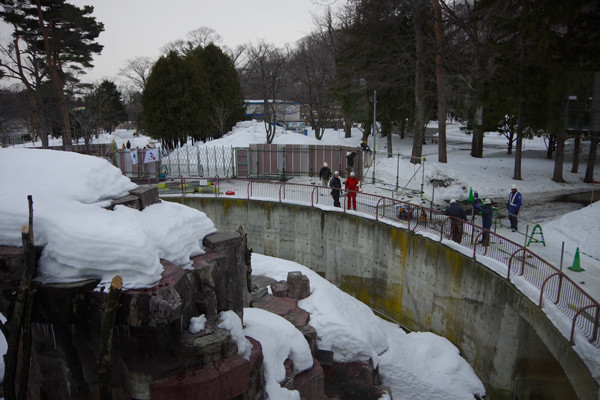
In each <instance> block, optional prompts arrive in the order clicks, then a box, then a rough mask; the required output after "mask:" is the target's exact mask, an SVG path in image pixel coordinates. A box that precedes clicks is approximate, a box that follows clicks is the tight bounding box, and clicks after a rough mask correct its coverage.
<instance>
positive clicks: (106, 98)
mask: <svg viewBox="0 0 600 400" xmlns="http://www.w3.org/2000/svg"><path fill="white" fill-rule="evenodd" d="M94 103H95V106H96V107H97V109H98V113H99V114H100V116H101V119H100V125H101V126H100V127H101V128H102V129H104V130H105V131H106V132H113V131H114V130H115V128H116V127H117V125H118V124H119V123H120V122H123V121H125V120H126V119H127V111H126V110H125V103H124V102H123V99H122V98H121V92H119V90H118V89H117V85H115V84H114V83H113V82H111V81H108V80H103V81H102V83H100V85H98V87H97V88H96V90H95V91H94Z"/></svg>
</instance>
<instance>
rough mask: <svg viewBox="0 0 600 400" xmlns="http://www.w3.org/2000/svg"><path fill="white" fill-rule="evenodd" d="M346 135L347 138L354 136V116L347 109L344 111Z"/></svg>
mask: <svg viewBox="0 0 600 400" xmlns="http://www.w3.org/2000/svg"><path fill="white" fill-rule="evenodd" d="M344 137H345V138H346V139H348V138H351V137H352V117H351V116H350V113H349V112H347V111H344Z"/></svg>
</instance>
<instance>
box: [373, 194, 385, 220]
mask: <svg viewBox="0 0 600 400" xmlns="http://www.w3.org/2000/svg"><path fill="white" fill-rule="evenodd" d="M381 200H383V201H384V207H385V200H384V199H383V197H380V198H379V200H377V204H375V221H379V203H380V202H381Z"/></svg>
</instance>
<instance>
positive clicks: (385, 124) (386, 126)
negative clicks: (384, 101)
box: [381, 117, 393, 158]
mask: <svg viewBox="0 0 600 400" xmlns="http://www.w3.org/2000/svg"><path fill="white" fill-rule="evenodd" d="M381 134H382V135H385V136H386V139H387V143H386V144H387V157H388V158H392V157H393V155H392V151H393V148H392V123H391V121H390V120H389V119H388V118H387V117H386V118H384V119H382V121H381Z"/></svg>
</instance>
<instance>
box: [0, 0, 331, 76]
mask: <svg viewBox="0 0 600 400" xmlns="http://www.w3.org/2000/svg"><path fill="white" fill-rule="evenodd" d="M70 3H72V4H75V5H77V6H78V7H81V6H83V5H93V6H94V13H93V15H94V16H95V17H96V19H97V20H99V21H101V22H102V23H104V29H105V30H104V32H102V33H101V34H100V38H99V42H100V43H101V44H102V45H104V49H103V50H102V54H101V55H100V56H97V57H95V62H94V65H95V67H94V69H93V70H91V71H89V72H88V74H87V76H86V77H85V78H83V80H85V81H90V82H95V81H99V80H102V79H104V78H108V79H111V78H114V77H115V76H116V75H117V73H118V71H119V69H121V68H122V67H123V66H124V65H125V63H126V61H127V60H128V59H131V58H134V57H138V56H150V57H153V58H155V57H156V58H158V56H159V55H160V49H161V48H162V47H163V46H164V45H165V44H167V43H169V42H172V41H174V40H177V39H185V38H186V35H187V33H188V32H190V31H193V30H195V29H198V28H200V27H208V28H211V29H214V30H215V31H216V33H218V34H219V35H220V36H221V37H222V38H223V43H222V44H223V45H226V46H228V47H232V48H233V47H236V46H237V45H241V44H246V43H248V42H251V43H255V42H256V41H257V40H259V39H264V40H265V41H266V42H268V43H273V44H275V45H277V46H284V45H285V44H286V43H290V44H293V43H294V42H296V41H297V40H298V39H300V38H302V37H303V36H305V35H307V34H308V33H310V31H311V30H313V27H314V22H313V15H321V14H322V12H323V10H324V9H325V6H326V5H328V4H339V3H342V0H337V1H336V0H253V1H248V0H221V1H215V0H171V1H165V0H101V1H98V0H95V1H94V0H70ZM8 38H9V37H8V34H7V31H6V29H5V27H4V28H0V40H2V41H5V40H7V39H8Z"/></svg>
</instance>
